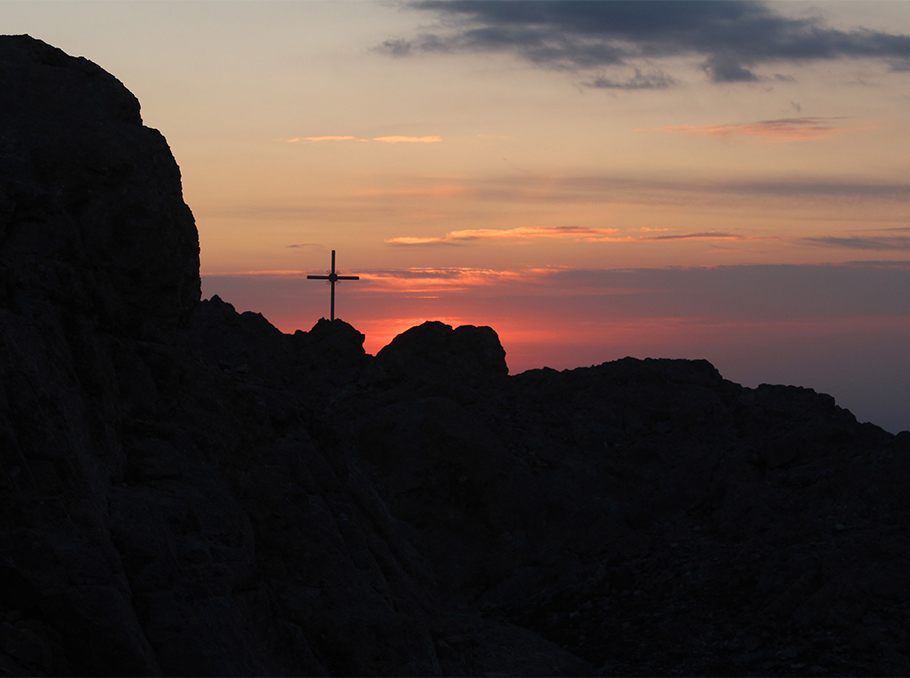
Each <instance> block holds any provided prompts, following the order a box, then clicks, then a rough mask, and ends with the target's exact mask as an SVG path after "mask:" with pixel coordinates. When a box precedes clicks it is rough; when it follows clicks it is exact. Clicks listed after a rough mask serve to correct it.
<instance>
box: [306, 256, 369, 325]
mask: <svg viewBox="0 0 910 678" xmlns="http://www.w3.org/2000/svg"><path fill="white" fill-rule="evenodd" d="M307 280H328V281H329V284H331V286H332V316H331V318H329V320H335V283H337V282H338V281H339V280H360V276H359V275H338V274H337V273H335V250H332V271H331V273H329V274H328V275H308V276H307Z"/></svg>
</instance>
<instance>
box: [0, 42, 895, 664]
mask: <svg viewBox="0 0 910 678" xmlns="http://www.w3.org/2000/svg"><path fill="white" fill-rule="evenodd" d="M0 84H2V87H0V123H2V126H0V145H2V153H0V387H2V388H0V673H2V674H5V675H50V674H54V675H139V674H141V675H593V674H603V675H630V674H638V675H645V674H648V675H654V674H667V675H693V674H700V675H720V674H724V675H758V674H761V675H803V674H807V675H838V674H840V675H871V674H877V675H905V674H907V673H908V672H910V659H908V656H910V638H908V631H907V629H908V628H910V599H908V593H907V592H908V591H910V581H908V579H910V578H908V575H907V571H908V570H907V567H906V563H907V559H908V557H910V539H908V538H907V528H908V525H910V499H908V496H910V495H908V493H907V492H906V488H907V487H908V483H910V464H908V459H910V434H908V433H903V434H901V435H898V436H892V435H890V434H888V433H886V432H884V431H882V430H881V429H879V428H877V427H875V426H871V425H868V424H858V423H857V422H856V420H855V419H854V417H853V416H852V415H851V414H850V413H849V412H847V411H846V410H843V409H841V408H839V407H837V406H836V405H835V403H834V401H833V399H831V398H830V397H828V396H825V395H821V394H817V393H815V392H814V391H811V390H808V389H801V388H794V387H786V386H762V387H759V388H758V389H747V388H743V387H741V386H739V385H737V384H734V383H731V382H729V381H726V380H724V379H723V378H722V377H721V375H719V374H718V373H717V371H716V370H715V369H714V368H713V367H712V366H711V365H710V364H708V363H706V362H704V361H679V360H645V361H639V360H632V359H625V360H620V361H616V362H612V363H605V364H603V365H600V366H597V367H591V368H585V369H578V370H572V371H565V372H555V371H553V370H547V369H544V370H534V371H531V372H526V373H524V374H521V375H517V376H513V377H509V376H508V375H507V370H506V367H505V359H504V352H503V351H502V347H501V346H500V344H499V341H498V339H497V338H496V335H495V332H494V331H493V330H491V329H490V328H475V327H462V328H455V329H453V328H451V327H448V326H446V325H443V324H442V323H428V324H426V325H424V326H421V327H419V328H414V329H412V330H410V331H408V332H406V333H404V334H403V335H401V336H400V337H398V338H397V339H396V340H395V341H394V342H392V344H390V346H388V347H386V349H384V350H383V351H382V352H381V353H380V354H379V355H378V356H376V357H375V358H374V357H372V356H368V355H366V354H365V353H364V351H363V335H362V334H360V333H359V332H358V331H357V330H356V329H355V328H353V327H351V326H350V325H348V324H347V323H344V322H342V321H339V320H335V321H331V322H330V321H326V320H321V321H320V322H319V323H318V324H317V325H316V327H314V328H313V329H312V330H311V331H310V332H298V333H296V334H295V335H284V334H282V333H281V332H279V331H278V330H276V329H275V328H274V327H272V326H271V325H270V324H269V323H268V321H267V320H266V319H264V318H263V317H262V316H260V315H258V314H254V313H243V314H238V313H236V311H235V310H234V308H233V307H232V306H231V305H230V304H228V303H225V302H224V301H222V300H220V299H218V298H217V297H216V298H213V299H211V300H207V301H200V300H199V282H198V281H199V278H198V245H197V240H196V232H195V228H194V226H193V222H192V216H191V214H190V212H189V210H188V208H187V207H186V205H185V204H184V203H183V199H182V195H181V189H180V178H179V171H178V170H177V166H176V164H175V163H174V160H173V158H172V157H171V155H170V152H169V150H168V149H167V146H166V144H165V143H164V140H163V138H162V137H161V136H160V135H159V134H158V133H157V132H155V131H154V130H149V129H148V128H145V127H143V126H142V125H141V120H140V117H139V108H138V103H137V102H136V101H135V99H134V98H133V97H132V95H130V94H129V92H127V91H126V89H125V88H123V86H122V85H120V83H118V82H117V81H116V80H115V79H114V78H113V77H112V76H110V75H109V74H107V73H105V72H104V71H102V70H101V69H100V68H98V67H97V66H95V65H93V64H91V63H89V62H87V61H85V60H82V59H73V58H71V57H68V56H67V55H65V54H63V53H62V52H60V51H59V50H56V49H54V48H52V47H49V46H47V45H45V44H44V43H41V42H39V41H35V40H32V39H30V38H28V37H25V36H18V37H3V38H0ZM61 98H62V99H61ZM63 101H65V102H66V106H64V105H63V103H62V102H63Z"/></svg>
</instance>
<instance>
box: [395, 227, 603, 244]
mask: <svg viewBox="0 0 910 678" xmlns="http://www.w3.org/2000/svg"><path fill="white" fill-rule="evenodd" d="M618 232H619V231H618V229H615V228H591V227H588V226H521V227H518V228H508V229H494V228H476V229H467V230H463V231H449V232H448V233H446V234H445V235H444V236H443V237H441V238H435V237H409V236H405V237H399V238H390V239H389V240H386V241H385V242H387V243H389V244H390V245H428V244H438V243H451V242H460V241H466V240H527V239H531V238H569V239H575V240H579V239H601V238H611V237H614V236H615V234H617V233H618Z"/></svg>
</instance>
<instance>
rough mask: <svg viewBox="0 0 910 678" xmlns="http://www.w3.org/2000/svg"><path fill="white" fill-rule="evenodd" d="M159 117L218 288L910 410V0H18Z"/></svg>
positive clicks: (290, 317)
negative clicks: (693, 364) (481, 329)
mask: <svg viewBox="0 0 910 678" xmlns="http://www.w3.org/2000/svg"><path fill="white" fill-rule="evenodd" d="M0 25H2V26H3V30H4V31H5V32H6V33H28V34H30V35H32V36H33V37H36V38H39V39H42V40H44V41H46V42H49V43H51V44H53V45H56V46H58V47H60V48H61V49H63V50H65V51H66V52H68V53H70V54H74V55H83V56H85V57H86V58H88V59H91V60H92V61H94V62H96V63H98V64H99V65H101V66H102V67H103V68H105V69H106V70H108V71H109V72H111V73H113V74H114V75H115V76H116V77H118V78H119V79H120V80H122V81H123V82H124V84H125V85H126V86H127V87H128V88H129V89H130V90H131V91H132V92H133V93H135V94H136V96H137V97H138V98H139V100H140V101H141V102H142V106H143V118H144V121H145V123H146V124H148V125H150V126H152V127H156V128H158V129H159V130H160V131H161V132H162V133H163V134H164V135H165V137H166V138H167V140H168V142H169V144H170V146H171V148H172V150H173V152H174V155H175V157H176V159H177V162H178V163H179V165H180V167H181V170H182V173H183V185H184V194H185V199H186V201H187V203H188V204H189V205H190V207H191V208H192V209H193V212H194V214H195V217H196V221H197V226H198V228H199V233H200V240H201V246H202V273H203V292H204V294H205V295H206V296H210V295H212V294H219V295H220V296H222V297H223V298H224V299H225V300H226V301H229V302H231V303H233V304H234V305H235V306H236V307H237V308H238V310H242V311H244V310H254V311H259V312H262V313H263V314H264V315H265V316H266V317H267V318H268V319H269V320H271V321H272V322H273V323H274V324H276V325H277V326H278V327H280V328H281V329H282V330H284V331H293V330H294V329H297V328H301V329H309V328H310V327H312V326H313V325H314V324H315V322H316V321H317V320H318V319H319V318H320V317H322V316H327V315H328V295H329V293H328V289H327V288H326V287H325V286H324V285H323V284H322V283H319V282H317V281H307V280H306V279H305V278H306V274H307V273H317V274H318V273H323V272H324V271H325V270H326V269H327V268H328V267H329V266H330V251H331V250H332V249H335V250H337V263H338V267H339V269H341V271H342V273H350V274H356V275H359V276H360V277H361V279H360V280H359V281H350V282H346V283H343V284H342V285H341V286H340V287H339V288H338V290H337V298H336V314H337V315H338V316H339V317H341V318H343V319H344V320H346V321H348V322H350V323H351V324H353V325H354V326H355V327H357V328H358V329H360V330H361V331H362V332H364V333H365V334H366V335H367V340H366V347H367V350H368V351H370V352H374V353H375V352H376V351H377V350H378V349H379V348H381V347H382V345H384V344H385V343H387V342H388V341H389V340H390V339H391V338H392V337H393V336H394V335H395V334H396V333H397V332H400V331H402V330H404V329H407V327H409V326H411V325H413V324H417V323H420V322H422V321H423V320H427V319H438V320H443V321H445V322H448V323H450V324H455V325H457V324H474V325H490V326H492V327H493V328H494V329H496V330H497V332H498V333H499V335H500V338H501V339H502V342H503V345H504V346H505V349H506V351H507V361H508V363H509V366H510V369H511V370H512V371H513V372H518V371H522V370H526V369H531V368H534V367H540V366H544V365H547V366H551V367H554V368H560V369H563V368H571V367H577V366H585V365H590V364H597V363H600V362H604V361H606V360H612V359H616V358H620V357H623V356H626V355H632V356H636V357H647V356H651V357H686V358H706V359H708V360H710V361H711V362H713V363H714V364H715V365H716V366H717V367H718V369H719V370H720V371H721V373H722V374H723V375H724V376H725V377H726V378H728V379H731V380H734V381H738V382H741V383H743V384H745V385H751V386H754V385H757V384H758V383H761V382H771V383H789V384H796V385H800V386H807V387H811V388H814V389H816V390H819V391H823V392H827V393H830V394H831V395H833V396H834V397H835V398H836V400H837V402H838V404H840V405H843V406H845V407H848V408H849V409H851V410H852V411H853V412H854V413H855V414H856V415H857V417H858V418H859V419H860V420H865V421H872V422H873V423H876V424H878V425H880V426H883V427H884V428H886V429H888V430H890V431H893V432H894V431H898V430H902V429H910V348H908V346H910V301H908V299H910V178H908V177H910V171H908V170H910V88H908V86H910V4H907V3H903V2H870V1H863V2H815V3H802V2H787V3H781V2H777V3H767V4H766V3H758V2H737V3H728V2H705V3H690V2H682V1H681V2H668V3H661V2H635V3H631V4H629V3H619V2H615V3H600V2H581V3H573V2H555V3H553V2H530V3H524V2H508V3H485V2H458V1H453V2H430V1H426V2H388V1H384V0H383V1H376V2H370V1H366V0H364V1H362V2H346V3H338V2H310V1H308V2H267V3H263V2H217V1H216V2H190V3H187V2H131V3H98V2H79V1H78V0H68V1H67V2H38V3H33V2H29V3H25V2H8V1H0Z"/></svg>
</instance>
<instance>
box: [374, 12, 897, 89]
mask: <svg viewBox="0 0 910 678" xmlns="http://www.w3.org/2000/svg"><path fill="white" fill-rule="evenodd" d="M408 5H409V6H410V7H412V8H415V9H418V10H423V11H427V12H432V13H435V14H437V15H438V16H440V17H441V18H442V26H441V30H440V32H438V33H424V34H422V35H419V36H417V37H415V38H412V39H398V40H390V41H387V42H386V43H384V44H383V45H382V47H381V48H380V49H382V50H383V51H385V52H387V53H390V54H392V55H395V56H401V57H403V56H408V55H413V54H419V53H421V52H424V53H426V52H437V53H438V52H465V51H474V52H506V53H512V54H515V55H518V56H519V57H521V58H523V59H525V60H527V61H530V62H531V63H534V64H537V65H539V66H542V67H547V68H552V69H557V70H569V71H592V70H593V71H595V72H596V71H598V70H602V69H613V68H615V67H626V68H629V67H634V68H636V69H639V68H640V67H642V66H646V65H650V64H651V63H652V62H653V61H654V60H658V59H665V58H670V57H691V56H700V57H702V58H703V59H704V61H703V62H702V68H703V70H704V71H705V72H706V73H707V75H708V77H709V78H710V79H711V80H712V81H714V82H718V83H722V82H754V81H757V80H759V79H761V78H760V76H759V75H758V74H756V73H755V71H754V69H755V68H756V67H759V66H763V65H767V64H775V63H788V64H796V63H802V62H808V61H815V60H833V59H842V58H854V59H856V58H872V59H879V60H882V61H884V62H885V63H886V64H888V66H889V67H890V68H891V69H892V70H910V36H907V35H895V34H890V33H884V32H881V31H872V30H867V29H863V28H859V29H856V30H852V31H841V30H836V29H832V28H827V27H826V26H825V25H824V23H823V21H822V19H821V18H818V17H816V18H808V19H793V18H789V17H785V16H782V15H780V14H777V13H776V12H775V11H774V7H773V5H769V4H766V3H764V2H758V1H755V0H749V1H742V2H717V1H714V0H651V1H648V2H643V1H641V0H617V1H607V2H601V1H591V0H555V1H553V0H551V1H545V0H531V1H528V0H413V1H412V2H410V3H408ZM656 72H657V73H659V71H656ZM779 77H786V76H779ZM674 83H675V80H673V78H671V77H670V76H659V77H655V76H649V75H643V74H642V71H641V70H636V71H635V75H634V76H632V77H631V78H625V79H623V78H619V79H616V78H613V77H608V76H606V75H599V76H598V77H596V78H594V79H593V80H590V81H588V82H586V83H585V84H587V85H589V86H591V87H601V88H619V89H654V88H663V87H667V86H669V85H672V84H674Z"/></svg>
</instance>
